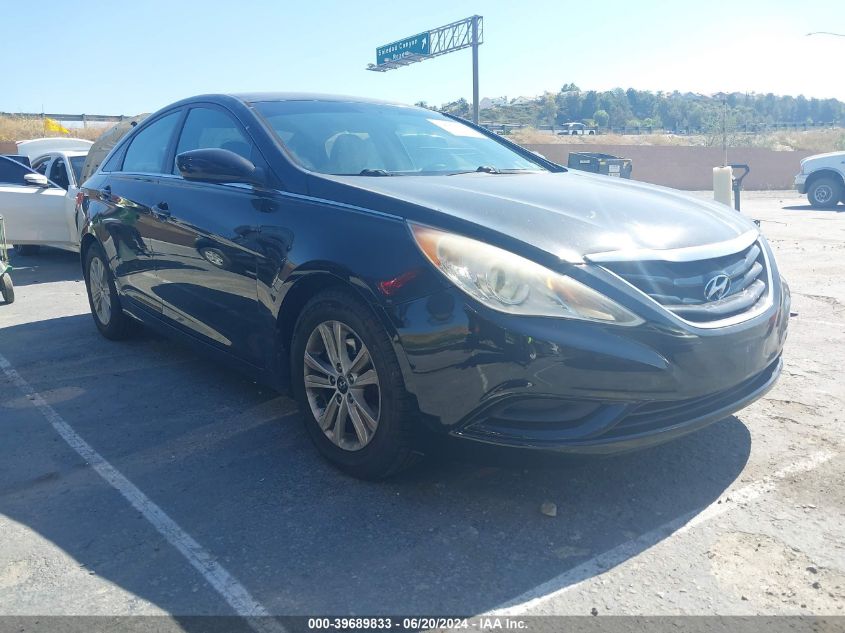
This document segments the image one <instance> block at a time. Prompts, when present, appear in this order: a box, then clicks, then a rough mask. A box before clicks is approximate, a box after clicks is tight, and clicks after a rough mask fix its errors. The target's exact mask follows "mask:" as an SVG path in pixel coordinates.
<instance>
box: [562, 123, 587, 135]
mask: <svg viewBox="0 0 845 633" xmlns="http://www.w3.org/2000/svg"><path fill="white" fill-rule="evenodd" d="M595 133H596V131H595V130H594V129H592V128H589V127H587V126H586V125H585V124H583V123H564V124H563V127H562V128H561V129H560V130H558V136H593V135H595Z"/></svg>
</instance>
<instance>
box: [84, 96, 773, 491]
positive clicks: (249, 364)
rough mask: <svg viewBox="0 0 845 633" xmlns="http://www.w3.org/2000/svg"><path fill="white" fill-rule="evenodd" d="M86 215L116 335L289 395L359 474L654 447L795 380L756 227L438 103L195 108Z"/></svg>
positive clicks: (87, 196) (98, 192)
mask: <svg viewBox="0 0 845 633" xmlns="http://www.w3.org/2000/svg"><path fill="white" fill-rule="evenodd" d="M80 204H81V205H82V206H83V207H84V210H85V212H86V216H87V217H88V222H87V224H86V226H85V228H84V235H83V239H82V255H81V257H82V262H83V271H84V275H85V281H86V286H87V288H88V296H89V301H90V305H91V312H92V316H93V319H94V323H95V325H96V327H97V328H98V329H99V331H100V332H101V333H102V334H103V335H104V336H106V337H107V338H112V339H117V338H121V337H124V336H126V335H127V334H128V333H129V332H130V331H131V329H132V326H133V324H134V323H136V322H137V321H140V322H143V323H144V324H147V325H149V326H151V327H154V328H156V329H159V330H161V331H164V332H168V333H170V334H172V335H175V336H180V337H182V338H183V339H184V340H186V341H190V342H192V343H193V344H194V345H196V346H197V347H198V348H200V349H204V350H207V351H209V352H210V353H211V354H213V355H215V356H216V357H217V358H218V360H219V361H220V362H222V363H225V364H227V365H229V366H232V367H239V368H241V369H244V370H246V371H248V372H250V373H251V374H253V375H255V376H257V377H259V378H260V379H262V380H264V381H265V382H267V383H269V384H272V385H274V386H275V387H277V388H280V389H281V388H285V387H289V388H290V389H291V390H292V392H293V393H294V394H295V396H296V397H297V399H298V400H299V403H300V406H301V410H302V415H303V419H304V422H305V425H306V428H307V430H308V433H309V435H310V437H311V439H312V440H313V441H314V443H315V444H316V446H317V448H318V449H319V451H320V452H321V453H322V454H323V455H324V456H325V457H326V458H328V459H329V460H331V461H332V462H334V463H335V464H337V465H338V466H340V467H341V468H343V469H345V470H346V471H348V472H350V473H352V474H354V475H356V476H359V477H369V478H378V477H385V476H388V475H390V474H392V473H394V472H396V471H397V470H398V469H400V468H402V467H403V466H404V465H406V464H408V463H409V462H410V461H411V460H412V459H413V458H414V455H415V454H416V451H418V450H419V447H420V446H421V444H420V443H419V440H420V438H421V437H422V436H424V435H425V434H426V433H429V432H438V433H447V434H451V435H452V436H455V437H458V438H464V439H467V440H474V441H478V442H485V443H491V444H499V445H505V446H515V447H527V448H535V449H554V450H559V451H575V452H593V453H605V452H612V451H619V450H629V449H633V448H639V447H643V446H647V445H651V444H654V443H657V442H662V441H665V440H668V439H670V438H673V437H677V436H679V435H682V434H684V433H689V432H691V431H693V430H696V429H699V428H701V427H703V426H705V425H707V424H709V423H711V422H714V421H716V420H720V419H722V418H724V417H725V416H727V415H729V414H731V413H732V412H735V411H737V410H738V409H740V408H742V407H744V406H746V405H747V404H748V403H750V402H752V401H754V400H756V399H757V398H759V397H761V396H762V395H763V394H764V393H765V392H766V391H767V390H768V389H769V388H770V387H771V386H772V385H773V384H774V382H775V380H776V379H777V377H778V375H779V373H780V370H781V354H782V350H783V344H784V339H785V337H786V330H787V321H788V318H789V290H788V287H787V286H786V284H785V283H784V282H783V281H782V280H781V277H780V274H779V273H778V269H777V265H776V263H775V260H774V257H773V255H772V252H771V250H770V248H769V246H768V244H767V243H766V240H765V238H764V237H763V236H762V235H761V234H760V232H759V229H758V228H757V227H756V226H755V225H754V224H753V223H752V222H751V221H750V220H748V219H747V218H745V217H743V216H742V215H740V214H738V213H735V212H733V211H731V210H729V209H727V208H725V207H724V206H723V205H719V204H716V203H713V202H708V201H705V200H698V199H694V198H691V197H688V196H686V195H684V194H682V193H680V192H676V191H672V190H669V189H665V188H662V187H655V186H653V185H648V184H645V183H637V182H632V181H628V180H623V179H619V178H606V177H603V176H597V175H593V174H587V173H584V172H578V171H569V170H567V169H566V168H564V167H561V166H559V165H556V164H555V163H552V162H550V161H548V160H545V159H543V158H541V157H539V156H537V155H536V154H534V153H532V152H530V151H528V150H526V149H524V148H521V147H519V146H518V145H515V144H513V143H511V142H509V141H507V140H506V139H504V138H502V137H500V136H498V135H496V134H495V133H493V132H490V131H487V130H485V129H483V128H481V127H478V126H474V125H472V124H470V123H467V122H464V121H462V120H460V119H457V118H455V117H450V116H446V115H442V114H439V113H436V112H432V111H430V110H425V109H421V108H414V107H407V106H402V105H396V104H389V103H384V102H379V101H370V100H363V99H353V98H348V97H326V96H315V95H293V94H288V95H285V94H282V95H279V94H252V95H240V96H232V95H206V96H201V97H195V98H192V99H186V100H184V101H180V102H178V103H175V104H173V105H170V106H168V107H166V108H164V109H162V110H160V111H159V112H157V113H155V114H153V115H151V116H150V117H149V118H147V119H146V120H145V121H144V122H143V123H141V124H139V125H138V126H137V127H136V128H135V129H134V130H132V132H130V134H128V135H127V136H126V137H125V138H124V139H123V140H122V141H121V142H120V143H118V144H117V146H116V147H115V148H114V149H113V150H112V151H111V152H110V153H109V155H108V157H107V158H106V160H105V161H104V162H103V163H102V165H101V166H100V168H99V170H98V171H97V172H96V173H95V174H94V175H93V176H91V178H90V179H88V180H87V181H86V182H85V184H84V185H83V190H82V195H81V196H80ZM104 379H106V378H105V377H104Z"/></svg>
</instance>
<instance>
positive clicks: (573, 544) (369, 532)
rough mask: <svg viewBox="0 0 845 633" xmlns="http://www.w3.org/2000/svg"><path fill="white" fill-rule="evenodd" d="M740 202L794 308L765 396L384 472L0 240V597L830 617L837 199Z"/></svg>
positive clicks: (839, 307)
mask: <svg viewBox="0 0 845 633" xmlns="http://www.w3.org/2000/svg"><path fill="white" fill-rule="evenodd" d="M699 195H704V194H699ZM743 211H744V212H745V213H746V214H748V215H750V216H752V217H755V218H758V219H760V220H761V226H762V228H763V230H764V232H765V233H766V235H767V236H768V237H769V239H770V241H771V243H772V245H773V248H774V250H775V252H776V256H777V258H778V262H779V263H780V266H781V269H782V272H783V274H784V275H785V276H786V278H787V279H788V281H789V283H790V285H791V287H792V291H793V311H794V312H795V313H796V316H795V317H794V318H793V319H792V322H791V325H790V337H789V341H788V344H787V351H786V360H785V371H784V374H783V377H782V378H781V380H780V382H779V384H778V385H777V387H776V388H775V389H774V390H773V391H772V392H770V394H769V395H768V396H767V397H766V398H765V399H763V400H761V401H759V402H757V403H755V404H753V405H752V406H750V407H749V408H747V409H745V410H743V411H741V412H739V413H738V414H736V415H735V416H732V417H730V418H727V419H725V420H723V421H721V422H719V423H717V424H714V425H712V426H710V427H708V428H706V429H704V430H702V431H699V432H697V433H695V434H693V435H690V436H687V437H685V438H682V439H680V440H677V441H675V442H672V443H670V444H665V445H662V446H658V447H655V448H652V449H649V450H646V451H642V452H638V453H633V454H628V455H622V456H616V457H609V458H571V457H560V456H538V455H537V454H534V453H514V452H502V451H494V450H487V449H485V450H480V449H478V448H477V447H475V446H474V445H465V444H462V443H457V442H455V443H451V442H450V443H446V444H444V445H443V446H442V447H440V448H439V449H438V454H436V455H433V456H431V457H430V458H429V459H427V460H426V461H424V462H423V463H422V464H420V465H419V466H418V467H416V468H415V469H413V470H412V471H410V472H407V473H404V474H403V475H401V476H400V477H398V478H396V479H393V480H390V481H387V482H383V483H366V482H361V481H358V480H355V479H351V478H349V477H347V476H345V475H343V474H341V473H339V472H338V471H337V470H335V469H334V468H333V467H331V466H330V465H328V464H327V463H325V462H324V461H322V460H321V459H320V457H319V456H318V455H317V453H316V451H315V450H314V448H313V447H312V446H311V444H310V442H309V440H308V437H307V436H306V434H305V432H304V430H303V427H302V421H301V417H300V415H299V413H298V411H297V406H296V404H295V403H294V402H293V401H292V400H291V399H289V398H288V397H286V396H283V395H280V394H277V393H275V392H273V391H271V390H268V389H267V388H265V387H263V386H260V385H257V384H255V383H254V382H252V381H251V380H249V379H248V378H246V377H244V376H242V375H240V374H238V373H235V372H233V371H231V370H229V369H227V368H225V367H223V366H220V365H219V364H218V363H217V362H215V361H211V360H209V359H208V358H205V357H202V356H198V355H196V354H195V353H194V352H193V351H191V350H190V349H188V348H187V347H185V346H183V345H180V344H178V343H174V342H172V341H170V340H167V339H164V338H161V337H159V336H157V335H154V334H152V333H149V332H141V333H140V334H139V335H138V336H137V337H135V338H133V339H131V340H129V341H125V342H112V341H107V340H105V339H104V338H102V337H101V336H100V335H99V334H98V332H97V330H96V329H95V327H94V324H93V322H92V319H91V316H90V314H89V309H88V304H87V299H86V296H85V287H84V283H83V282H82V281H81V273H80V267H79V263H78V257H77V256H76V255H74V254H72V253H65V252H61V251H56V250H50V249H42V251H41V253H40V254H38V255H36V256H32V257H19V256H15V255H14V252H13V262H12V263H13V265H14V266H15V270H14V272H13V278H14V282H15V286H16V291H17V301H16V302H15V303H14V304H12V305H9V306H6V305H0V366H2V367H0V534H2V535H3V537H2V539H0V615H50V614H54V615H68V614H74V615H128V614H176V615H207V614H210V615H215V614H221V615H231V614H237V613H241V614H243V613H244V612H245V611H246V612H248V613H258V614H263V613H269V614H283V615H309V614H310V615H314V614H332V615H344V614H346V615H348V614H357V615H375V614H420V615H422V614H428V615H431V614H444V615H446V614H453V615H454V614H462V615H477V614H483V613H489V612H496V613H518V614H578V615H589V614H590V613H592V612H593V611H595V612H596V613H598V614H600V615H604V614H616V615H619V614H692V615H696V614H713V613H719V614H810V613H812V614H839V615H842V614H843V605H845V527H844V526H845V522H843V520H842V517H843V515H844V514H845V486H843V484H845V457H843V455H842V452H843V436H844V435H845V433H843V428H842V421H843V413H842V411H843V407H845V388H843V381H842V378H841V375H842V367H843V366H845V282H843V275H842V272H843V270H845V258H843V255H845V207H840V211H841V212H839V213H836V212H829V211H819V210H811V209H809V208H808V207H806V205H805V201H804V199H803V198H799V197H798V195H797V194H796V193H794V192H770V193H759V194H754V193H749V194H745V198H744V209H743ZM80 442H81V443H80ZM86 447H87V448H86ZM88 449H90V451H89V450H88ZM127 491H129V492H127ZM544 503H553V504H555V507H556V516H547V515H546V514H544V513H543V512H541V506H542V505H543V504H544ZM194 546H196V547H194ZM250 609H252V611H250Z"/></svg>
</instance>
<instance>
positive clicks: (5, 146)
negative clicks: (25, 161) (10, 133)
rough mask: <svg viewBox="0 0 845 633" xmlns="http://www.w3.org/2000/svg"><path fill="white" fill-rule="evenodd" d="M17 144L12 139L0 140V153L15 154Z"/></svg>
mask: <svg viewBox="0 0 845 633" xmlns="http://www.w3.org/2000/svg"><path fill="white" fill-rule="evenodd" d="M17 153H18V146H17V144H15V142H14V141H0V154H17Z"/></svg>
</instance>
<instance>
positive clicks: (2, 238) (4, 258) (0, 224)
mask: <svg viewBox="0 0 845 633" xmlns="http://www.w3.org/2000/svg"><path fill="white" fill-rule="evenodd" d="M0 298H2V299H3V303H5V304H7V305H8V304H10V303H14V302H15V286H14V284H13V283H12V266H11V265H10V264H9V251H8V245H7V244H6V224H5V222H4V220H3V216H2V215H0Z"/></svg>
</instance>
